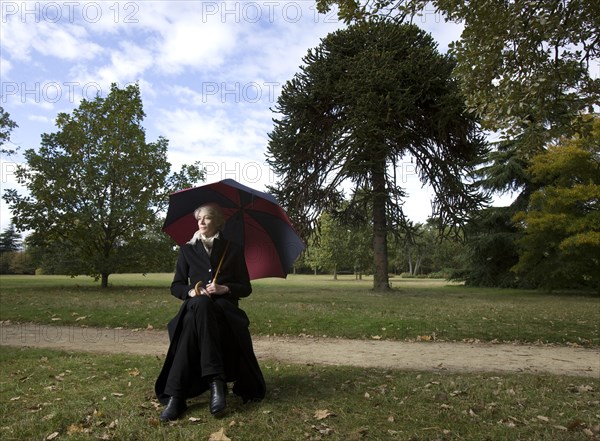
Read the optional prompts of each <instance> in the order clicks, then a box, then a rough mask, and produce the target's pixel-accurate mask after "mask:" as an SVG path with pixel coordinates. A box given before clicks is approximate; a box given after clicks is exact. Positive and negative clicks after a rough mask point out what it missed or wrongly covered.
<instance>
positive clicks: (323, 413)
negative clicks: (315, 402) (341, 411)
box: [315, 409, 335, 420]
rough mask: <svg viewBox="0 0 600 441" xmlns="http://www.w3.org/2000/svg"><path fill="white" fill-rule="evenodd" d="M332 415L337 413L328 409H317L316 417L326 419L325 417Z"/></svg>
mask: <svg viewBox="0 0 600 441" xmlns="http://www.w3.org/2000/svg"><path fill="white" fill-rule="evenodd" d="M330 416H335V414H334V413H333V412H331V411H329V410H327V409H322V410H317V411H316V412H315V418H316V419H318V420H324V419H325V418H329V417H330Z"/></svg>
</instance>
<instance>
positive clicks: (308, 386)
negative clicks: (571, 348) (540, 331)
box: [0, 347, 600, 441]
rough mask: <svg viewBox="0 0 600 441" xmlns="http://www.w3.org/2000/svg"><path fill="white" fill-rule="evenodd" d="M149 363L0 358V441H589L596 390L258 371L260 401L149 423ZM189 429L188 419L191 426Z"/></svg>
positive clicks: (517, 381) (58, 355)
mask: <svg viewBox="0 0 600 441" xmlns="http://www.w3.org/2000/svg"><path fill="white" fill-rule="evenodd" d="M160 366H161V360H159V359H157V358H156V357H140V356H131V355H92V354H79V353H70V352H58V351H49V350H44V351H41V350H37V349H14V348H6V347H2V356H1V359H0V415H2V417H1V418H2V421H1V423H0V439H2V440H3V441H11V440H15V441H17V440H18V441H25V440H32V441H33V440H44V439H50V437H51V436H53V434H58V435H54V436H56V439H58V440H139V441H154V440H157V441H158V440H169V441H171V440H182V441H183V440H185V441H189V440H208V439H209V436H210V434H212V433H215V432H217V431H219V430H220V429H221V428H223V429H224V430H225V433H226V435H227V436H228V437H229V438H230V439H231V440H232V441H240V440H246V441H251V440H255V441H264V440H275V441H286V440H289V441H296V440H336V441H352V440H410V441H415V440H423V441H425V440H429V441H433V440H472V441H481V440H532V441H543V440H546V441H579V440H580V441H590V440H593V439H594V438H593V437H592V436H591V435H590V434H593V433H594V432H593V431H594V430H595V429H594V427H595V425H596V424H598V421H599V415H598V414H599V413H600V411H599V409H600V408H599V406H598V402H599V401H598V400H599V399H600V392H599V391H600V381H597V380H596V381H590V380H583V379H580V378H574V377H573V378H571V377H554V376H544V375H530V374H519V375H506V374H503V375H494V374H456V373H449V372H439V373H431V372H406V371H393V370H389V371H384V370H378V369H357V368H347V367H322V366H316V365H308V366H307V365H284V364H279V363H276V362H263V363H262V369H263V372H264V374H265V379H266V381H267V386H268V393H267V397H266V398H265V400H264V401H262V402H261V403H252V404H247V405H244V404H242V403H241V401H239V400H237V399H235V398H233V397H231V398H230V399H229V403H228V414H227V415H226V416H225V417H224V418H222V419H215V418H213V417H212V416H210V413H209V412H208V409H207V406H208V402H207V397H206V396H201V397H199V398H197V399H195V400H193V401H190V403H189V404H190V409H189V410H188V412H187V413H186V414H185V417H184V418H183V419H181V420H179V421H177V422H176V423H174V424H170V425H169V424H167V425H163V424H160V423H159V421H158V415H159V412H160V409H159V407H158V404H157V403H156V401H155V399H154V397H153V384H154V380H155V378H156V376H157V375H158V371H159V369H160ZM190 418H192V419H190Z"/></svg>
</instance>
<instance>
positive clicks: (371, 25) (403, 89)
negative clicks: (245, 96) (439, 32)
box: [267, 20, 485, 290]
mask: <svg viewBox="0 0 600 441" xmlns="http://www.w3.org/2000/svg"><path fill="white" fill-rule="evenodd" d="M303 61H304V63H305V65H304V66H303V67H301V72H299V73H297V74H296V75H295V76H294V78H293V79H292V80H290V81H288V82H287V83H286V84H285V85H284V87H283V90H282V93H281V95H280V97H279V99H278V101H277V105H276V111H277V112H279V113H280V114H281V115H282V117H281V118H280V119H276V120H275V121H274V122H275V127H274V129H273V131H272V132H271V133H270V134H269V137H270V140H269V145H268V153H267V161H268V163H269V164H270V166H271V167H272V169H273V170H274V172H275V173H276V174H277V175H278V176H279V177H280V181H279V182H278V184H277V186H276V187H275V188H272V189H271V190H272V191H273V192H274V193H275V194H276V195H277V196H278V199H279V200H280V201H283V203H284V204H285V206H286V208H287V210H288V211H289V213H290V215H291V217H292V218H294V219H295V220H296V221H297V223H298V225H300V226H301V228H300V229H301V230H302V233H303V234H304V235H305V237H306V236H308V234H307V231H308V230H310V229H313V228H314V226H315V220H316V219H317V218H318V216H319V215H320V214H321V213H322V212H323V211H324V210H327V209H333V208H335V207H337V206H339V205H340V203H341V201H342V200H343V199H344V194H343V189H342V185H343V184H344V183H351V185H352V186H353V195H352V198H351V203H350V204H349V208H350V209H352V208H354V207H355V203H356V202H357V200H358V201H363V200H364V199H365V198H366V199H367V200H368V203H369V208H370V210H371V211H370V212H371V213H372V218H371V219H370V222H369V224H370V225H371V226H372V240H373V242H372V247H373V256H374V258H373V262H374V265H373V266H374V289H376V290H387V289H389V281H388V262H387V233H388V231H389V230H390V229H391V228H402V225H404V224H406V218H405V216H404V213H403V211H402V204H401V199H402V198H403V197H404V196H405V193H404V190H403V189H402V188H401V187H399V186H398V182H397V179H396V165H397V164H398V163H399V161H401V160H402V158H403V157H404V156H407V155H410V156H412V157H413V158H414V160H415V161H416V166H417V169H418V171H419V174H420V179H421V180H422V181H423V182H428V183H429V184H431V185H432V187H433V188H434V191H435V194H436V198H435V200H434V203H433V206H434V214H435V215H436V218H437V219H438V220H439V225H440V227H443V226H447V225H449V226H451V227H452V228H454V227H456V226H457V225H459V224H460V223H462V222H463V221H464V220H465V218H466V216H467V213H468V212H470V211H472V210H473V209H475V208H477V207H479V206H480V204H481V203H482V201H483V199H484V198H483V197H482V196H481V195H479V194H478V193H476V192H475V190H474V189H473V187H472V186H471V185H470V184H469V183H468V182H466V181H465V180H464V179H463V178H464V176H465V174H466V173H467V174H468V173H469V172H470V171H471V170H472V167H473V165H474V162H473V161H474V160H475V159H476V158H477V157H479V156H480V155H481V154H482V153H484V151H485V146H484V143H483V141H482V137H481V135H480V132H479V131H478V126H477V124H476V121H475V120H474V119H473V118H471V117H469V116H468V115H466V113H465V111H464V107H463V101H464V100H463V98H462V97H461V95H460V92H459V89H458V84H457V83H456V81H454V79H453V78H452V76H451V72H452V70H453V68H454V62H453V61H452V59H451V58H449V57H447V56H444V55H440V54H439V53H438V52H437V50H436V45H435V43H434V42H433V40H432V38H431V36H429V35H427V34H426V33H425V32H423V31H421V30H419V29H418V28H417V27H416V26H412V25H398V24H394V23H391V22H387V21H384V20H373V21H368V22H363V23H357V24H353V25H351V26H349V27H348V28H347V29H345V30H340V31H337V32H335V33H333V34H330V35H328V36H327V37H326V38H325V39H323V41H322V43H321V44H320V45H319V47H317V48H316V49H312V50H309V51H308V54H307V55H306V56H305V57H304V59H303ZM357 195H360V197H359V198H357V197H356V196H357Z"/></svg>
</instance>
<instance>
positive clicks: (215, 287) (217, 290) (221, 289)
mask: <svg viewBox="0 0 600 441" xmlns="http://www.w3.org/2000/svg"><path fill="white" fill-rule="evenodd" d="M206 291H207V293H208V294H207V295H209V296H213V295H217V296H222V295H225V294H229V293H230V292H231V291H230V290H229V287H228V286H227V285H219V284H217V283H209V284H208V285H206Z"/></svg>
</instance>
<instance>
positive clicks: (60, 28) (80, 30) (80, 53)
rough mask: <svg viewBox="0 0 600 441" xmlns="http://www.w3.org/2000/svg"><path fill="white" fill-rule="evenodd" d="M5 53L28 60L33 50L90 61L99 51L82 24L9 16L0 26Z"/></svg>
mask: <svg viewBox="0 0 600 441" xmlns="http://www.w3.org/2000/svg"><path fill="white" fill-rule="evenodd" d="M0 38H2V47H3V51H4V53H5V54H6V55H7V56H8V57H10V58H11V59H13V60H19V61H29V60H30V59H31V57H32V52H33V53H38V54H40V55H42V56H50V57H54V58H58V59H62V60H76V59H77V60H81V59H84V60H89V59H92V58H94V57H96V56H97V55H98V54H99V53H100V52H102V50H103V49H102V46H100V45H99V44H97V43H94V42H92V41H90V36H89V34H88V32H87V30H86V29H85V27H83V26H80V25H78V24H74V23H73V24H61V23H51V22H47V21H39V22H38V21H35V20H29V21H27V20H26V21H23V20H18V19H15V18H14V17H10V18H9V19H6V20H4V21H3V23H2V26H0Z"/></svg>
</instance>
